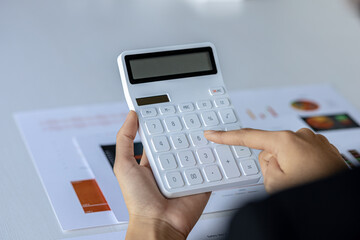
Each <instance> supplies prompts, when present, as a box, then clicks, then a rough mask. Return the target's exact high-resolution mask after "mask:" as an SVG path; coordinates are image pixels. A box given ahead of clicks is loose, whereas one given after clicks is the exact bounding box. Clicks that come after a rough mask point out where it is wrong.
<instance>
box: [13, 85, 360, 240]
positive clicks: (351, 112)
mask: <svg viewBox="0 0 360 240" xmlns="http://www.w3.org/2000/svg"><path fill="white" fill-rule="evenodd" d="M230 96H231V100H232V104H233V105H234V106H235V109H236V111H237V113H238V116H239V117H240V121H241V122H242V127H252V128H259V129H265V130H292V131H296V130H298V129H300V128H303V127H307V128H310V129H312V130H313V131H315V132H317V133H321V134H324V135H325V136H326V137H328V138H329V140H330V142H332V143H333V144H334V145H335V146H336V147H338V148H339V150H340V152H341V153H342V155H343V157H344V161H346V163H347V164H348V165H349V166H350V167H354V166H359V165H360V154H359V153H360V128H359V123H360V112H359V111H358V110H357V109H355V108H354V107H353V106H352V105H351V104H349V103H348V102H347V101H346V100H345V99H344V98H343V97H342V96H340V95H339V94H338V93H337V92H336V91H335V90H334V89H333V88H332V87H331V86H329V85H308V86H296V87H283V88H277V89H258V90H244V91H236V92H230ZM127 113H128V107H127V105H126V103H125V102H117V103H108V104H100V105H91V106H78V107H70V108H62V109H50V110H39V111H32V112H23V113H17V114H15V120H16V122H17V125H18V127H19V129H20V132H21V134H22V137H23V140H24V141H25V143H26V146H27V148H28V151H29V153H30V155H31V157H32V160H33V162H34V165H35V166H36V169H37V172H38V174H39V177H40V179H41V181H42V184H43V186H44V189H45V191H46V193H47V196H48V198H49V201H50V202H51V205H52V207H53V210H54V213H55V215H56V216H57V219H58V221H59V224H60V226H61V228H62V229H63V230H64V231H68V230H75V229H81V228H89V227H98V226H105V225H112V224H125V223H126V222H127V221H128V212H127V209H126V205H125V202H124V200H123V196H122V193H121V189H120V187H119V184H118V182H117V180H116V178H115V176H114V174H113V171H112V165H113V163H114V159H115V143H116V133H117V131H118V130H119V128H120V127H121V125H122V123H123V122H124V120H125V117H126V115H127ZM141 153H142V145H141V141H140V139H139V138H138V137H137V138H136V139H135V143H134V155H135V157H136V158H137V159H138V160H139V159H140V158H141ZM263 197H266V193H265V191H264V186H263V184H262V180H261V181H260V182H259V183H258V184H256V185H252V186H246V187H242V188H237V189H227V190H222V191H216V192H213V193H212V195H211V197H210V200H209V202H208V204H207V206H206V208H205V211H204V213H205V214H206V213H211V212H219V211H224V210H230V209H236V208H239V207H241V206H242V205H244V204H246V203H247V202H248V201H251V200H254V199H259V198H263ZM213 221H216V220H213ZM219 221H220V220H219ZM196 229H197V228H196ZM201 229H203V230H199V231H200V232H201V231H206V228H201ZM196 231H197V230H196ZM219 236H220V235H219ZM204 239H205V238H204Z"/></svg>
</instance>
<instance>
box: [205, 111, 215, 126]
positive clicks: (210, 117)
mask: <svg viewBox="0 0 360 240" xmlns="http://www.w3.org/2000/svg"><path fill="white" fill-rule="evenodd" d="M201 118H202V119H203V121H204V123H205V125H206V126H216V125H218V124H219V119H218V117H217V116H216V113H215V112H213V111H209V112H203V113H202V114H201Z"/></svg>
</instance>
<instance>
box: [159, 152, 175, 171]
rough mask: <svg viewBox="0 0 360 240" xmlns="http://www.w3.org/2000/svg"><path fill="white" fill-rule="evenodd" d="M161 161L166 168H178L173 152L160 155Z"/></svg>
mask: <svg viewBox="0 0 360 240" xmlns="http://www.w3.org/2000/svg"><path fill="white" fill-rule="evenodd" d="M159 161H160V164H161V167H162V168H163V169H164V170H169V169H174V168H177V163H176V160H175V157H174V155H172V154H171V153H168V154H163V155H160V156H159Z"/></svg>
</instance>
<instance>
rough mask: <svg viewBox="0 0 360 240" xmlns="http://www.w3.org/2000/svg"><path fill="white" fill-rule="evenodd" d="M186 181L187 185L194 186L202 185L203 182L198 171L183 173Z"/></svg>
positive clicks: (192, 170)
mask: <svg viewBox="0 0 360 240" xmlns="http://www.w3.org/2000/svg"><path fill="white" fill-rule="evenodd" d="M185 176H186V180H187V182H188V183H189V185H196V184H200V183H202V182H203V181H204V180H203V178H202V176H201V173H200V171H199V169H197V168H195V169H189V170H186V171H185Z"/></svg>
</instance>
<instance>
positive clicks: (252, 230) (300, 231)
mask: <svg viewBox="0 0 360 240" xmlns="http://www.w3.org/2000/svg"><path fill="white" fill-rule="evenodd" d="M359 184H360V169H354V170H349V171H346V172H343V173H341V174H339V175H337V176H333V177H331V178H328V179H324V180H321V181H318V182H314V183H311V184H308V185H304V186H300V187H297V188H293V189H290V190H287V191H283V192H281V193H278V194H274V195H272V196H270V197H268V198H266V199H264V200H262V201H259V202H253V203H250V204H248V205H246V206H245V207H243V208H241V209H240V210H239V211H238V212H237V213H236V215H235V216H234V218H233V220H232V222H231V224H230V228H229V235H228V239H229V240H230V239H246V240H255V239H256V240H258V239H269V240H270V239H271V240H273V239H276V240H278V239H326V240H329V239H360V186H359Z"/></svg>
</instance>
